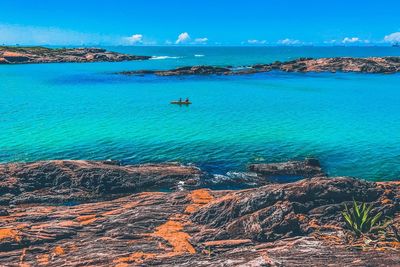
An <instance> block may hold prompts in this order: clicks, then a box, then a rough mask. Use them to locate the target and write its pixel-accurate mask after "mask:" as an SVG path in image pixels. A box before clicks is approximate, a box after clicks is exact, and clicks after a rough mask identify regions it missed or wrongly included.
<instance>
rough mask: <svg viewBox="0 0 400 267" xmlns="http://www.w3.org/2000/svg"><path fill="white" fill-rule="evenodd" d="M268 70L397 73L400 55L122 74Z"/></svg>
mask: <svg viewBox="0 0 400 267" xmlns="http://www.w3.org/2000/svg"><path fill="white" fill-rule="evenodd" d="M270 71H284V72H359V73H396V72H400V57H370V58H352V57H336V58H320V59H313V58H300V59H296V60H292V61H286V62H280V61H277V62H274V63H269V64H255V65H251V66H242V67H231V66H228V67H217V66H188V67H181V68H176V69H172V70H138V71H124V72H120V73H119V74H124V75H145V74H154V75H157V76H184V75H245V74H255V73H263V72H270Z"/></svg>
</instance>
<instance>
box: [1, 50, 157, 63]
mask: <svg viewBox="0 0 400 267" xmlns="http://www.w3.org/2000/svg"><path fill="white" fill-rule="evenodd" d="M149 58H151V57H148V56H135V55H127V54H121V53H116V52H109V51H106V50H105V49H100V48H68V49H67V48H60V49H51V48H46V47H9V46H2V47H0V64H29V63H62V62H81V63H82V62H104V61H107V62H116V61H130V60H146V59H149Z"/></svg>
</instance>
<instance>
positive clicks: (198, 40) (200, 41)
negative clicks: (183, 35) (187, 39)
mask: <svg viewBox="0 0 400 267" xmlns="http://www.w3.org/2000/svg"><path fill="white" fill-rule="evenodd" d="M194 41H195V42H196V43H201V44H204V43H207V42H208V38H207V37H203V38H196V39H195V40H194Z"/></svg>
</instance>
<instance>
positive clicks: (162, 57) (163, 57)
mask: <svg viewBox="0 0 400 267" xmlns="http://www.w3.org/2000/svg"><path fill="white" fill-rule="evenodd" d="M177 58H182V57H170V56H152V57H151V59H154V60H157V59H177Z"/></svg>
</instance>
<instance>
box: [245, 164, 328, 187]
mask: <svg viewBox="0 0 400 267" xmlns="http://www.w3.org/2000/svg"><path fill="white" fill-rule="evenodd" d="M249 170H250V171H252V172H255V173H258V174H260V175H261V176H262V177H264V178H265V179H266V180H268V181H273V182H290V181H292V182H293V181H295V180H299V179H302V178H311V177H317V176H325V174H324V172H323V171H322V169H321V165H320V163H319V161H318V160H317V159H311V158H310V159H306V160H304V161H288V162H283V163H268V164H251V165H250V166H249Z"/></svg>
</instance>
